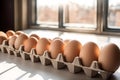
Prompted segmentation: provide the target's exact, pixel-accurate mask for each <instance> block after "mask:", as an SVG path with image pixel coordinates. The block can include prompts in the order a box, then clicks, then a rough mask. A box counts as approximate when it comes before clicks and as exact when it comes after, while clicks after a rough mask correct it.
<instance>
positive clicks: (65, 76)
mask: <svg viewBox="0 0 120 80" xmlns="http://www.w3.org/2000/svg"><path fill="white" fill-rule="evenodd" d="M24 32H26V33H28V34H29V35H30V34H37V35H39V36H40V37H47V38H55V37H60V38H62V39H77V40H79V41H80V42H81V43H82V44H84V43H86V42H88V41H94V42H96V43H97V44H98V46H99V47H101V46H103V45H104V44H106V43H110V42H113V43H115V44H117V45H118V46H119V47H120V45H119V43H120V37H115V36H101V35H95V34H92V35H90V34H77V33H61V32H55V31H43V30H42V31H41V30H25V31H24ZM0 80H103V79H102V78H100V77H99V78H98V77H96V78H90V77H87V76H86V75H85V74H84V73H83V72H80V73H77V74H73V73H70V72H69V71H68V70H67V69H61V70H56V69H54V68H53V67H52V65H50V66H43V65H42V64H41V63H40V62H39V63H32V62H31V61H30V60H23V59H22V58H21V57H15V56H14V55H8V54H5V53H2V52H0ZM109 80H120V68H119V69H118V70H117V71H116V72H115V73H114V74H113V75H112V77H111V78H110V79H109Z"/></svg>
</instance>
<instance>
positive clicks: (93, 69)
mask: <svg viewBox="0 0 120 80" xmlns="http://www.w3.org/2000/svg"><path fill="white" fill-rule="evenodd" d="M0 48H1V51H2V53H8V54H9V55H15V56H16V57H22V59H24V60H31V61H32V62H41V64H42V65H45V66H47V65H52V66H53V67H54V68H55V69H64V68H66V67H67V68H68V70H69V72H71V73H80V72H81V71H84V73H85V74H86V75H87V76H89V77H91V78H94V77H95V76H96V75H100V76H101V77H102V78H103V79H104V80H107V79H109V77H110V76H111V75H112V74H113V73H111V72H107V71H104V70H101V69H100V68H99V63H98V62H97V61H93V62H92V64H91V66H90V67H85V66H82V64H81V60H80V58H79V57H75V59H74V61H73V62H72V63H69V62H66V61H65V57H64V56H63V54H62V53H59V54H58V56H57V58H56V59H52V58H51V57H50V53H49V52H48V51H45V52H44V54H43V55H42V56H40V55H37V54H36V50H35V49H31V51H30V53H27V52H25V51H24V46H22V45H21V46H20V48H19V49H18V50H16V49H15V48H14V47H12V46H9V45H8V41H7V40H4V41H3V44H2V45H0Z"/></svg>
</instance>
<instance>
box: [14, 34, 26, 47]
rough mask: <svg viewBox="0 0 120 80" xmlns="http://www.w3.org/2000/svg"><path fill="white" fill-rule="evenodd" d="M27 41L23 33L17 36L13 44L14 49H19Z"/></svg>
mask: <svg viewBox="0 0 120 80" xmlns="http://www.w3.org/2000/svg"><path fill="white" fill-rule="evenodd" d="M27 39H28V35H27V34H25V33H23V34H20V35H18V37H17V38H16V40H15V43H14V46H15V48H16V49H19V47H20V46H21V45H23V43H24V41H25V40H27Z"/></svg>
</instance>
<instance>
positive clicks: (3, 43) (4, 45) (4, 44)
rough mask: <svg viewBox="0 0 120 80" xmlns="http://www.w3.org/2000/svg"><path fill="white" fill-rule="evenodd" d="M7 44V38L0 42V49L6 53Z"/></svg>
mask: <svg viewBox="0 0 120 80" xmlns="http://www.w3.org/2000/svg"><path fill="white" fill-rule="evenodd" d="M8 47H9V45H8V40H4V41H3V42H2V44H1V45H0V50H1V52H2V53H8V51H7V49H8Z"/></svg>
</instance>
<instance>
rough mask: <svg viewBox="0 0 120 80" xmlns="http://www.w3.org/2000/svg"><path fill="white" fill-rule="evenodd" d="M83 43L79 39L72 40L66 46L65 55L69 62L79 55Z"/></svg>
mask: <svg viewBox="0 0 120 80" xmlns="http://www.w3.org/2000/svg"><path fill="white" fill-rule="evenodd" d="M81 47H82V45H81V43H80V42H79V41H77V40H72V41H70V42H68V44H67V45H66V46H65V48H64V56H65V59H66V61H67V62H73V60H74V58H75V57H77V56H79V53H80V49H81Z"/></svg>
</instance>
